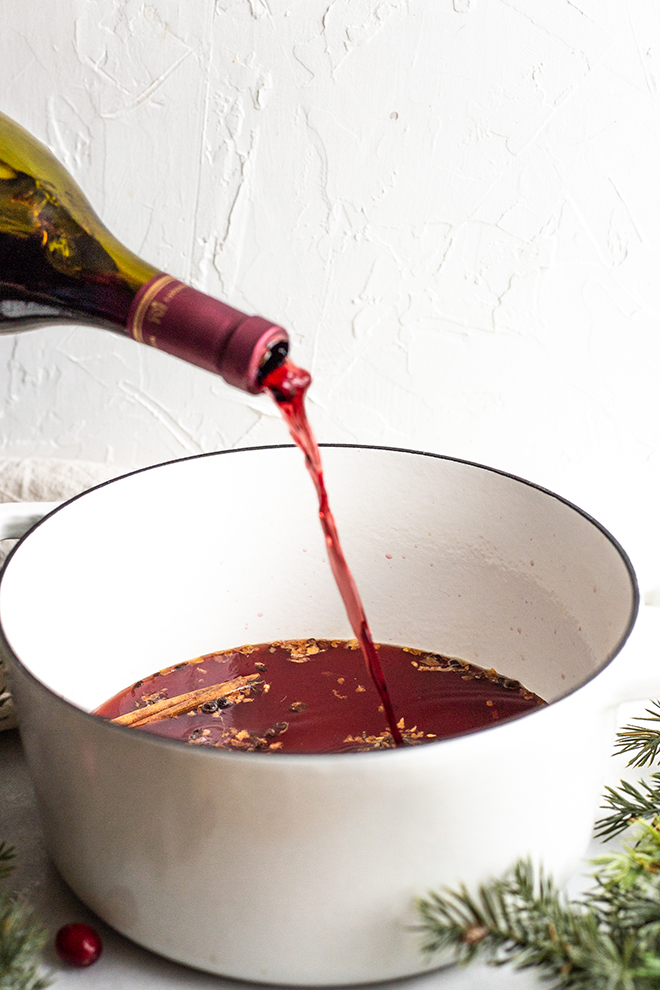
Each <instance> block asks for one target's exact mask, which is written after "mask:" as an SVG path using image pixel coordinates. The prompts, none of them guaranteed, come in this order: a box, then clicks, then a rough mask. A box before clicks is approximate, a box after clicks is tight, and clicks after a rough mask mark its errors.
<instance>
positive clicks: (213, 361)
mask: <svg viewBox="0 0 660 990" xmlns="http://www.w3.org/2000/svg"><path fill="white" fill-rule="evenodd" d="M126 329H127V331H128V333H129V334H130V336H132V337H133V338H134V339H135V340H137V341H139V342H140V343H143V344H148V345H150V346H151V347H156V348H158V350H161V351H165V352H167V353H168V354H173V355H174V356H175V357H178V358H182V359H183V360H184V361H188V363H189V364H194V365H197V366H198V367H200V368H205V369H206V370H207V371H211V372H213V373H214V374H218V375H221V376H222V378H224V379H225V381H226V382H228V383H229V384H230V385H234V386H235V387H236V388H240V389H243V391H245V392H253V393H255V392H260V391H261V388H262V386H261V379H262V374H263V372H264V368H266V366H268V370H271V369H272V367H273V361H272V356H273V355H275V356H276V361H277V360H278V359H279V360H283V359H284V357H285V355H286V350H287V347H286V345H287V342H288V336H287V333H286V331H285V330H284V329H283V328H282V327H280V326H277V325H276V324H274V323H271V322H270V321H268V320H264V319H263V318H262V317H260V316H247V315H246V314H245V313H241V312H240V311H239V310H237V309H233V308H232V307H231V306H227V305H226V304H225V303H222V302H220V301H219V300H218V299H214V298H213V297H212V296H207V295H206V294H205V293H203V292H199V291H198V290H197V289H193V288H192V286H189V285H186V284H185V283H184V282H179V281H178V279H175V278H173V277H172V276H171V275H165V274H163V273H159V274H158V275H156V276H154V278H152V279H150V280H149V281H148V282H147V283H146V284H145V285H143V286H142V287H141V288H140V289H139V290H138V292H137V294H136V296H135V298H134V300H133V303H132V305H131V307H130V310H129V313H128V319H127V322H126ZM280 355H281V357H280Z"/></svg>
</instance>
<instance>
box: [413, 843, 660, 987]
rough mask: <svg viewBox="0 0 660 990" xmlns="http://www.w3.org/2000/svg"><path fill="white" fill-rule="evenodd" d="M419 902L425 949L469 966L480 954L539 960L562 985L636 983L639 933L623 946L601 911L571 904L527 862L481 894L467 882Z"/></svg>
mask: <svg viewBox="0 0 660 990" xmlns="http://www.w3.org/2000/svg"><path fill="white" fill-rule="evenodd" d="M418 907H419V912H420V915H421V918H422V924H421V930H422V932H423V936H424V938H423V946H422V948H423V951H424V952H425V953H427V954H432V953H435V952H438V951H440V950H442V949H450V950H452V951H453V955H454V959H455V961H457V962H459V963H463V964H466V963H468V962H470V961H471V960H473V959H474V958H476V957H477V956H481V957H485V958H486V959H487V960H488V962H490V964H491V965H495V966H501V965H504V964H505V963H511V964H513V966H514V967H515V968H516V969H527V968H530V967H532V966H534V967H537V968H539V969H540V971H541V972H542V974H543V975H544V976H546V977H554V978H555V979H556V980H558V982H557V983H555V984H554V985H555V986H556V987H562V988H575V990H578V988H581V990H582V988H583V990H587V988H589V990H605V988H607V990H632V988H633V987H636V984H635V983H634V982H632V978H631V966H630V957H631V955H633V946H634V942H635V939H634V935H633V934H632V933H629V937H627V938H624V939H623V940H622V942H621V944H617V943H616V942H615V941H614V940H613V939H612V938H611V937H610V936H609V934H608V932H607V931H606V930H603V929H602V927H601V924H600V919H599V915H598V912H597V911H595V910H593V909H592V908H591V907H590V906H589V905H575V904H571V903H568V902H565V901H564V900H563V899H562V898H561V896H560V894H559V893H558V891H557V890H556V888H555V886H554V884H553V882H552V880H551V879H550V878H548V877H546V876H545V875H544V874H543V873H542V872H541V873H539V875H538V877H535V876H534V871H533V869H532V866H531V864H530V863H529V861H527V860H520V861H518V863H516V865H515V866H514V868H513V870H512V871H511V872H510V873H508V874H507V875H506V876H505V877H504V878H503V879H496V880H492V881H490V883H488V884H483V885H481V886H480V887H479V889H478V892H477V895H476V896H472V895H471V894H470V893H469V892H468V891H467V890H466V889H465V887H461V888H460V889H459V890H458V891H450V890H447V891H445V893H444V895H439V894H430V895H429V897H428V898H427V899H424V900H421V901H420V902H419V904H418ZM639 986H642V984H639Z"/></svg>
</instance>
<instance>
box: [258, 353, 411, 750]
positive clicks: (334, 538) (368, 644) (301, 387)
mask: <svg viewBox="0 0 660 990" xmlns="http://www.w3.org/2000/svg"><path fill="white" fill-rule="evenodd" d="M311 380H312V379H311V375H310V374H309V372H308V371H303V369H302V368H297V367H296V366H295V364H293V363H292V362H291V361H290V360H289V359H288V358H287V359H286V360H285V361H284V363H283V364H281V365H280V366H279V367H277V368H275V369H274V370H273V371H271V372H270V374H269V375H267V376H266V378H265V379H264V381H263V384H264V388H265V389H267V390H268V391H269V392H270V394H271V395H272V397H273V399H274V400H275V402H276V403H277V404H278V406H279V408H280V410H281V412H282V415H283V416H284V420H285V422H286V424H287V426H288V427H289V432H290V434H291V437H292V438H293V440H294V441H295V442H296V443H297V444H298V446H299V447H300V449H301V450H302V452H303V454H304V455H305V464H306V465H307V470H308V471H309V473H310V475H311V476H312V481H313V482H314V487H315V488H316V492H317V495H318V499H319V519H320V520H321V526H322V528H323V534H324V536H325V542H326V546H327V548H328V557H329V559H330V566H331V567H332V573H333V574H334V577H335V581H336V583H337V588H338V589H339V593H340V595H341V597H342V601H343V602H344V606H345V608H346V614H347V615H348V621H349V622H350V624H351V629H352V630H353V633H354V635H355V637H356V639H357V641H358V643H359V644H360V649H361V650H362V655H363V657H364V660H365V663H366V665H367V670H368V672H369V675H370V677H371V680H372V681H373V683H374V685H375V687H376V690H377V691H378V694H379V696H380V700H381V702H382V705H383V710H384V713H385V717H386V719H387V724H388V726H389V730H390V732H391V733H392V737H393V739H394V741H395V743H396V745H397V746H401V745H403V737H402V735H401V730H400V729H399V727H398V725H397V719H396V716H395V714H394V708H393V707H392V701H391V699H390V693H389V691H388V687H387V684H386V682H385V677H384V676H383V670H382V667H381V665H380V660H379V659H378V652H377V650H376V648H375V646H374V641H373V637H372V635H371V630H370V629H369V623H368V622H367V616H366V614H365V611H364V607H363V605H362V600H361V599H360V593H359V591H358V589H357V585H356V584H355V581H354V580H353V575H352V574H351V572H350V569H349V567H348V564H347V563H346V558H345V557H344V553H343V550H342V548H341V544H340V542H339V534H338V532H337V526H336V524H335V520H334V516H333V515H332V512H331V511H330V505H329V502H328V493H327V492H326V488H325V482H324V480H323V466H322V464H321V452H320V450H319V447H318V444H317V442H316V440H315V439H314V435H313V433H312V429H311V427H310V425H309V420H308V419H307V413H306V412H305V393H306V392H307V389H308V388H309V385H310V383H311Z"/></svg>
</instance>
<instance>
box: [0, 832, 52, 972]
mask: <svg viewBox="0 0 660 990" xmlns="http://www.w3.org/2000/svg"><path fill="white" fill-rule="evenodd" d="M13 858H14V850H13V848H12V847H11V846H7V845H6V843H4V842H3V843H0V879H4V878H5V877H6V876H7V875H8V874H9V873H10V872H11V870H12V869H13V867H12V866H11V865H8V864H9V863H10V861H11V860H12V859H13ZM46 938H47V933H46V932H45V931H44V929H43V928H42V927H41V925H40V924H39V922H38V921H37V920H36V918H35V916H34V912H33V911H32V908H31V907H30V906H29V905H28V904H27V903H26V902H25V901H24V900H23V898H21V897H18V896H16V895H11V894H7V893H4V894H2V895H0V990H45V987H47V986H49V985H50V982H51V981H50V980H49V979H48V978H47V977H44V976H40V975H39V964H40V956H41V950H42V948H43V946H44V944H45V942H46Z"/></svg>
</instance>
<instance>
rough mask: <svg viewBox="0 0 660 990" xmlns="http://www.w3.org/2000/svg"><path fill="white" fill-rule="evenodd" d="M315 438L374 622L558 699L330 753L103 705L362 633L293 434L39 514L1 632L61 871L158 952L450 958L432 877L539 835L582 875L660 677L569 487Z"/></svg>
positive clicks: (402, 962) (604, 545) (361, 962)
mask: <svg viewBox="0 0 660 990" xmlns="http://www.w3.org/2000/svg"><path fill="white" fill-rule="evenodd" d="M323 456H324V460H325V465H326V477H327V483H328V488H329V492H330V497H331V502H332V505H333V507H334V510H335V513H336V517H337V521H338V524H339V529H340V533H341V535H342V540H343V545H344V550H345V552H346V555H347V558H348V560H349V563H350V564H351V565H352V567H353V569H354V573H355V577H356V579H357V582H358V586H359V587H360V589H361V592H362V596H363V599H364V602H365V605H366V609H367V613H368V615H369V617H370V621H371V625H372V629H373V633H374V637H375V639H376V641H381V642H382V641H388V642H392V643H396V644H400V645H406V646H414V647H418V648H420V649H423V650H434V651H441V652H443V653H446V654H450V655H453V656H458V657H461V658H464V659H466V660H468V661H471V662H474V663H477V664H479V665H481V666H484V667H495V668H496V669H497V670H498V671H499V672H500V673H502V674H505V675H507V676H509V677H513V678H516V679H519V680H521V681H522V682H523V683H524V684H525V685H526V686H527V687H529V688H531V689H532V690H533V691H536V692H537V693H538V694H540V695H541V696H542V697H544V698H545V699H546V700H548V701H549V702H551V704H549V705H548V707H547V708H543V709H540V710H536V711H535V712H534V713H532V714H529V715H526V716H524V717H522V718H520V719H518V720H516V721H512V722H509V723H507V724H500V725H496V726H493V727H490V728H488V729H484V730H482V731H480V732H476V733H472V734H469V735H465V736H462V737H459V738H454V739H450V740H445V741H441V742H437V743H432V744H428V745H423V746H418V747H414V748H410V749H404V750H398V751H385V752H375V753H367V754H348V755H330V756H327V755H314V756H295V755H288V756H287V755H277V754H259V753H249V754H242V753H236V752H226V751H221V750H208V749H202V748H198V747H193V746H185V745H182V744H179V743H172V742H169V741H167V740H165V739H162V738H156V737H154V736H151V735H148V734H146V733H141V732H139V731H136V730H134V729H129V728H123V727H118V726H113V725H110V724H108V723H107V722H104V721H103V720H101V719H98V718H96V717H95V716H92V715H90V714H88V712H89V711H90V709H93V708H94V707H95V706H97V705H98V704H100V703H101V702H102V701H104V700H105V699H107V698H108V697H110V696H111V695H113V694H114V693H115V692H117V691H118V690H120V689H121V688H123V687H125V686H127V685H129V684H130V683H132V682H133V681H135V680H137V679H138V678H140V677H143V676H144V675H146V674H149V673H151V672H152V671H153V670H156V669H159V668H162V667H164V666H166V665H168V664H172V663H176V662H179V661H182V660H185V659H188V658H190V657H194V656H197V655H199V654H201V653H205V652H210V651H213V650H219V649H223V648H227V647H231V646H238V645H240V644H243V643H247V642H257V643H259V642H266V641H269V640H272V639H298V638H302V637H307V636H317V637H326V638H332V637H347V638H348V637H350V636H351V631H350V629H349V627H348V625H347V622H346V619H345V617H344V613H343V609H342V606H341V603H340V600H339V597H338V595H337V592H336V590H335V588H334V586H333V583H332V579H331V575H330V571H329V566H328V564H327V562H326V559H325V547H324V542H323V538H322V536H321V532H320V527H319V524H318V519H317V514H316V506H315V501H314V494H313V491H312V486H311V482H310V481H309V478H308V477H307V476H306V472H305V470H304V467H303V462H302V457H301V455H300V453H299V452H298V451H297V450H296V449H295V448H289V447H276V448H261V449H255V450H239V451H232V452H227V453H222V454H214V455H209V456H203V457H198V458H192V459H188V460H183V461H176V462H173V463H170V464H164V465H161V466H158V467H155V468H150V469H147V470H145V471H141V472H138V473H135V474H131V475H128V476H126V477H124V478H121V479H119V480H116V481H113V482H110V483H108V484H105V485H102V486H100V487H98V488H96V489H94V490H92V491H90V492H87V493H86V494H84V495H82V496H80V497H78V498H75V499H73V500H72V501H70V502H68V503H66V504H65V505H64V506H62V507H61V508H57V509H56V510H55V511H53V512H52V513H51V514H50V515H48V516H47V517H46V518H45V520H44V521H43V522H42V523H40V524H38V525H37V526H36V527H35V528H34V529H33V530H32V531H31V532H29V534H28V535H27V536H26V537H25V538H24V539H23V541H22V542H21V543H20V544H19V546H18V547H17V549H16V550H15V551H14V553H13V555H12V556H11V557H10V559H9V562H8V564H7V566H6V569H5V572H4V575H3V577H2V583H1V585H0V623H1V627H2V634H3V638H4V646H3V655H4V657H5V659H6V660H7V661H8V664H9V666H10V668H11V674H12V683H13V690H14V692H15V695H16V698H17V702H18V706H19V713H20V717H21V724H22V735H23V740H24V744H25V749H26V753H27V758H28V761H29V764H30V768H31V772H32V775H33V777H34V782H35V785H36V788H37V792H38V796H39V803H40V807H41V810H42V813H43V821H44V825H45V829H46V834H47V838H48V843H49V847H50V851H51V853H52V856H53V859H54V861H55V863H56V865H57V867H58V869H59V870H60V872H61V873H62V875H63V877H64V878H65V879H66V881H67V882H68V883H69V884H70V886H71V887H72V888H73V890H74V891H75V892H76V893H77V894H78V895H79V896H80V897H81V898H82V900H83V901H85V902H86V903H87V904H88V905H89V906H90V907H91V908H92V909H93V910H94V911H96V912H97V914H99V915H100V916H101V917H102V918H103V919H105V920H106V921H107V922H109V923H110V924H111V925H113V926H114V927H115V928H117V929H118V930H119V931H121V932H123V933H124V934H125V935H127V936H129V937H130V938H132V939H134V940H135V941H136V942H139V943H140V944H142V945H144V946H147V947H148V948H150V949H153V950H154V951H156V952H158V953H161V954H162V955H164V956H168V957H170V958H172V959H175V960H178V961H180V962H183V963H188V964H190V965H191V966H195V967H199V968H201V969H204V970H209V971H212V972H216V973H220V974H224V975H226V976H231V977H238V978H242V979H246V980H252V981H263V982H272V983H286V984H290V985H301V984H303V985H304V984H319V985H335V984H342V983H362V982H367V981H373V980H383V979H387V978H392V977H398V976H403V975H407V974H412V973H415V972H419V971H422V970H424V969H425V968H427V967H429V966H431V965H438V963H439V961H440V960H438V959H435V960H432V961H427V960H425V959H424V958H423V957H422V955H421V954H420V950H419V935H418V934H417V933H416V932H415V931H414V930H413V929H412V926H414V924H415V921H416V916H415V910H414V901H415V898H416V897H418V896H420V895H424V894H425V893H427V891H428V890H429V889H432V888H437V887H439V886H440V885H444V884H449V885H454V884H456V883H458V882H463V881H464V882H466V883H467V884H475V883H477V882H478V881H482V880H484V879H485V878H486V877H488V876H489V875H492V874H499V873H501V872H502V871H504V870H505V869H506V868H507V867H508V866H510V865H511V863H512V862H513V861H514V860H515V859H516V858H517V857H518V856H521V855H526V854H529V855H531V856H533V857H534V858H535V859H536V860H537V861H539V860H540V861H542V862H543V863H544V865H545V867H546V868H547V869H548V870H550V871H552V872H553V873H554V874H555V875H556V877H557V878H558V879H559V880H561V879H563V878H565V877H566V876H567V875H568V874H569V873H570V872H571V871H572V870H573V869H574V868H575V866H576V865H577V863H578V862H579V859H580V857H581V856H582V855H583V853H584V850H585V848H586V846H587V844H588V842H589V838H590V831H591V826H592V822H593V820H594V817H595V814H596V811H597V807H598V803H599V796H600V788H601V782H602V778H603V775H604V771H605V767H606V765H607V761H608V759H609V754H610V750H611V743H612V738H613V726H614V719H613V715H614V706H615V704H616V702H617V701H618V700H622V699H624V698H626V697H630V696H631V694H632V695H640V694H641V695H643V696H646V695H645V694H644V692H645V690H646V688H647V683H648V678H647V677H646V674H645V673H644V671H643V670H640V669H639V668H638V667H637V666H636V664H637V659H638V658H637V656H636V652H637V653H639V654H642V653H643V650H642V649H638V650H637V651H635V649H634V641H633V643H632V644H629V645H628V646H627V648H626V650H624V651H623V653H622V654H621V657H620V658H619V659H617V661H616V662H615V663H612V662H611V661H612V659H613V658H614V657H615V656H616V655H617V654H618V653H619V650H620V649H621V647H622V645H623V644H624V642H625V641H626V638H627V637H628V635H629V633H630V631H631V628H632V626H633V623H634V621H635V615H636V611H637V589H636V583H635V577H634V574H633V572H632V569H631V566H630V563H629V562H628V560H627V558H626V556H625V554H624V552H623V551H622V550H621V548H620V547H619V546H618V545H617V543H616V542H615V541H614V540H613V538H612V537H611V536H610V535H609V534H608V533H606V532H605V531H604V530H603V529H602V528H601V527H600V526H599V525H598V524H597V523H596V522H594V520H592V519H590V518H589V517H588V516H586V515H584V514H583V513H582V512H581V511H580V510H578V509H576V508H575V507H574V506H572V505H570V504H568V503H567V502H565V501H563V500H562V499H561V498H559V497H557V496H556V495H553V494H551V493H549V492H547V491H544V490H542V489H539V488H537V487H535V486H534V485H531V484H529V483H527V482H524V481H521V480H520V479H517V478H513V477H510V476H508V475H505V474H502V473H499V472H496V471H493V470H490V469H488V468H484V467H480V466H477V465H474V464H468V463H464V462H461V461H456V460H450V459H446V458H442V457H437V456H433V455H428V454H420V453H415V452H410V451H398V450H389V449H377V448H367V447H326V448H325V449H324V452H323ZM6 511H7V512H8V513H9V515H10V517H12V514H13V515H14V516H15V514H16V512H17V511H18V512H19V514H20V512H21V511H23V510H20V509H19V510H17V509H16V507H15V506H14V507H10V508H8V509H7V510H6ZM24 511H26V512H27V513H28V515H29V513H31V512H33V509H28V510H24ZM10 522H11V518H10ZM8 525H9V524H8ZM10 528H11V527H10ZM7 532H8V530H7V529H5V534H6V533H7ZM656 611H657V610H656ZM654 634H655V633H654ZM642 659H643V657H642ZM361 662H362V661H361V658H360V657H359V654H356V663H361ZM605 668H607V669H605ZM398 707H403V710H404V711H405V702H403V704H402V703H401V702H399V705H398Z"/></svg>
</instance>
